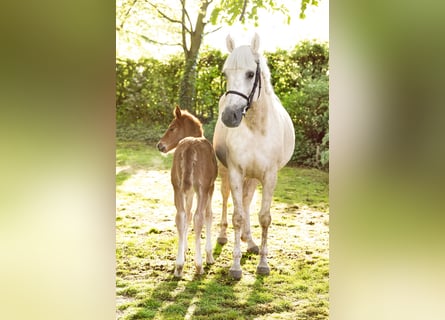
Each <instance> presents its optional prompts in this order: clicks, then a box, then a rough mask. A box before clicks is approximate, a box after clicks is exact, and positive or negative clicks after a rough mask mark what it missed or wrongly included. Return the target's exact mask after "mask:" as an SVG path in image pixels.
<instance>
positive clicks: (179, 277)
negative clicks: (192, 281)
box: [174, 266, 184, 279]
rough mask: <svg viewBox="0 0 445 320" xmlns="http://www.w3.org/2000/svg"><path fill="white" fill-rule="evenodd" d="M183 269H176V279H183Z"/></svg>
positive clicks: (178, 267)
mask: <svg viewBox="0 0 445 320" xmlns="http://www.w3.org/2000/svg"><path fill="white" fill-rule="evenodd" d="M183 267H184V266H177V267H176V268H175V273H174V276H175V278H177V279H181V278H182V269H183Z"/></svg>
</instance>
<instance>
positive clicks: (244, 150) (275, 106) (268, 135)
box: [213, 34, 295, 279]
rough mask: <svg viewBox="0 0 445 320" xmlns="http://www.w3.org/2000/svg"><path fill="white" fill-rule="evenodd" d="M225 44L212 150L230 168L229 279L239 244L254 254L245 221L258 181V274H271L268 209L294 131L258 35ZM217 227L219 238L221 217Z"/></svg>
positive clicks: (236, 270)
mask: <svg viewBox="0 0 445 320" xmlns="http://www.w3.org/2000/svg"><path fill="white" fill-rule="evenodd" d="M226 42H227V49H228V50H229V52H231V54H230V55H229V57H228V58H227V60H226V62H225V64H224V67H223V72H224V74H225V76H226V78H227V92H226V93H225V94H224V95H223V96H222V97H221V98H220V100H219V116H218V121H217V123H216V127H215V134H214V139H213V146H214V148H215V151H216V154H217V157H218V159H219V160H220V161H221V163H222V164H223V165H224V166H225V167H227V170H228V178H229V181H230V189H231V191H232V199H233V204H234V212H233V216H232V223H233V228H234V232H235V244H234V250H233V265H232V267H231V268H230V275H231V276H232V277H233V278H234V279H240V278H241V276H242V270H241V264H240V262H241V249H240V240H243V241H247V243H248V250H249V251H254V252H255V251H256V252H258V247H257V245H256V244H255V242H254V241H253V240H252V236H251V232H250V217H249V207H250V202H251V201H252V197H253V194H254V192H255V189H256V187H257V185H258V182H260V183H261V184H262V186H263V196H262V201H261V209H260V212H259V222H260V225H261V228H262V234H261V247H260V249H259V254H260V262H259V264H258V266H257V273H258V274H264V275H267V274H269V273H270V268H269V266H268V264H267V253H268V251H267V233H268V229H269V226H270V223H271V216H270V205H271V202H272V196H273V192H274V190H275V185H276V181H277V172H278V170H279V169H280V168H282V167H283V166H284V165H286V163H287V162H288V161H289V160H290V158H291V156H292V153H293V150H294V146H295V133H294V127H293V125H292V121H291V119H290V117H289V114H288V113H287V112H286V110H285V109H284V108H283V106H282V105H281V102H280V100H279V99H278V98H277V96H276V95H275V93H274V91H273V88H272V85H271V83H270V71H269V68H268V66H267V63H266V59H265V58H264V57H263V56H261V55H260V54H259V52H258V49H259V43H260V40H259V36H258V35H257V34H255V36H254V37H253V39H252V43H251V45H250V46H240V47H237V48H235V44H234V41H233V39H232V38H231V37H230V35H229V36H228V37H227V39H226ZM262 84H263V85H262ZM225 224H226V225H227V220H226V223H225ZM221 228H222V230H221V233H220V237H221V236H224V235H225V229H224V216H223V218H222V222H221ZM223 229H224V230H223ZM218 240H220V239H218ZM220 242H224V241H220Z"/></svg>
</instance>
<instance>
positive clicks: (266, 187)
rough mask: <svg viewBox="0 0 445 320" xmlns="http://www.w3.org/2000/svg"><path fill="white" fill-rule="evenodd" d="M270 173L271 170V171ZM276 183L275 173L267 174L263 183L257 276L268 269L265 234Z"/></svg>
mask: <svg viewBox="0 0 445 320" xmlns="http://www.w3.org/2000/svg"><path fill="white" fill-rule="evenodd" d="M271 171H272V170H271ZM276 182H277V172H276V171H272V172H267V173H266V174H265V177H264V181H263V197H262V200H261V210H260V213H259V221H260V225H261V248H260V262H259V264H258V266H257V269H256V272H257V273H258V274H264V275H268V274H269V273H270V268H269V266H268V264H267V253H268V251H267V234H268V230H269V226H270V223H271V216H270V205H271V203H272V196H273V192H274V189H275V185H276Z"/></svg>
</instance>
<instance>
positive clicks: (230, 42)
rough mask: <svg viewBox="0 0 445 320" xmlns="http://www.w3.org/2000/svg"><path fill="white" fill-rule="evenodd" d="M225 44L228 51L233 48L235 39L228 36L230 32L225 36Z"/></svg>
mask: <svg viewBox="0 0 445 320" xmlns="http://www.w3.org/2000/svg"><path fill="white" fill-rule="evenodd" d="M226 45H227V50H229V52H232V51H233V49H235V41H233V39H232V37H231V36H230V33H229V34H228V35H227V37H226Z"/></svg>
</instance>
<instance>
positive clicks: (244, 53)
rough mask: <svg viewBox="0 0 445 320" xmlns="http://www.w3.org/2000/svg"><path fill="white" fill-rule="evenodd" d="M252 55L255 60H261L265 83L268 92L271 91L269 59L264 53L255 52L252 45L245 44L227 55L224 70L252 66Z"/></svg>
mask: <svg viewBox="0 0 445 320" xmlns="http://www.w3.org/2000/svg"><path fill="white" fill-rule="evenodd" d="M252 56H253V58H254V60H253V61H259V62H260V68H261V73H262V74H263V77H264V80H265V84H264V85H265V87H266V93H271V92H272V90H273V89H272V85H271V83H270V70H269V67H268V65H267V60H266V58H265V57H264V56H263V55H261V54H259V53H253V52H252V49H251V47H250V46H246V45H245V46H240V47H237V48H235V49H234V50H233V51H232V53H231V54H230V55H229V56H228V57H227V59H226V62H225V63H224V67H223V70H226V69H235V70H236V69H245V68H252V67H253V65H252V62H253V61H252Z"/></svg>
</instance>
